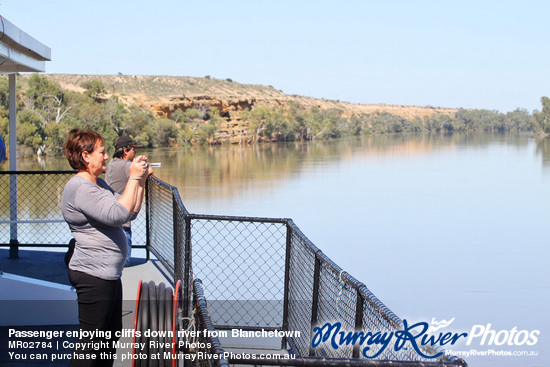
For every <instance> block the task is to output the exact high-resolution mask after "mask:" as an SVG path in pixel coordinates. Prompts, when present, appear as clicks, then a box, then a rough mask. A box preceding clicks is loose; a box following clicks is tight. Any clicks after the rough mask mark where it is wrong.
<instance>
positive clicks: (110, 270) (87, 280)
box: [61, 129, 153, 366]
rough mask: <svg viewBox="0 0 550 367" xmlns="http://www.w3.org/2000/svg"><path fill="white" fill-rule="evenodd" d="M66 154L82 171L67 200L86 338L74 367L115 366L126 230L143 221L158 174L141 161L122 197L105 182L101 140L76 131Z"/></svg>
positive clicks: (72, 265) (74, 280)
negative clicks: (150, 183)
mask: <svg viewBox="0 0 550 367" xmlns="http://www.w3.org/2000/svg"><path fill="white" fill-rule="evenodd" d="M63 152H64V154H65V156H66V157H67V159H68V161H69V164H70V165H71V167H73V168H74V169H76V170H78V173H77V174H76V175H75V176H74V177H72V178H71V179H70V180H69V181H68V182H67V184H66V185H65V189H64V191H63V197H62V199H61V211H62V213H63V217H64V218H65V221H66V222H67V223H68V224H69V228H70V229H71V232H72V234H73V237H74V239H75V240H76V245H75V249H74V254H73V256H72V257H71V260H70V262H69V280H70V282H71V284H72V285H73V286H74V287H75V289H76V292H77V296H78V318H79V320H80V330H81V337H80V338H79V343H78V344H77V349H75V352H74V354H73V359H72V361H71V366H112V364H113V359H114V357H113V356H114V354H115V353H116V348H113V342H114V341H116V340H118V337H117V336H116V332H117V331H120V330H122V283H121V281H120V277H121V276H122V269H123V266H124V261H125V259H126V253H127V245H126V235H125V233H124V231H123V230H122V228H121V225H122V224H124V223H126V222H128V221H129V220H131V219H134V218H135V217H136V216H137V213H138V212H139V209H140V207H141V203H142V201H143V192H144V186H145V181H146V179H147V176H148V175H149V174H151V173H152V172H153V171H152V169H151V168H150V167H149V166H148V164H147V158H146V157H145V156H138V157H136V158H135V159H134V160H133V162H132V165H131V166H130V179H129V180H128V184H127V185H126V189H125V190H124V193H123V194H122V195H119V194H118V193H116V192H115V191H114V190H112V189H111V188H110V187H109V186H108V185H107V184H106V183H105V181H103V180H102V179H101V178H99V176H100V175H101V174H102V173H103V172H104V171H105V169H106V165H105V162H106V161H107V159H108V156H107V154H106V153H105V144H104V139H103V138H102V137H101V135H99V134H98V133H96V132H93V131H83V130H80V129H73V130H71V131H70V132H69V135H68V137H67V140H66V141H65V143H64V144H63ZM87 332H91V333H87ZM90 335H91V336H92V337H89V336H90ZM106 346H108V347H106ZM109 357H110V358H109Z"/></svg>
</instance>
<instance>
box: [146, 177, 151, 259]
mask: <svg viewBox="0 0 550 367" xmlns="http://www.w3.org/2000/svg"><path fill="white" fill-rule="evenodd" d="M150 181H151V179H150V178H149V177H147V180H146V181H145V255H146V260H145V261H149V247H150V246H151V240H150V239H149V234H150V233H149V225H150V223H151V217H150V215H151V214H150V213H149V210H150V208H151V206H150V203H149V182H150Z"/></svg>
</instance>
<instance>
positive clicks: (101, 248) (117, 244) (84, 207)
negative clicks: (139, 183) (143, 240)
mask: <svg viewBox="0 0 550 367" xmlns="http://www.w3.org/2000/svg"><path fill="white" fill-rule="evenodd" d="M118 198H120V195H119V194H118V193H116V192H115V191H114V190H113V189H111V188H110V187H109V186H108V185H107V184H106V183H105V181H103V180H102V179H101V178H98V179H97V185H96V184H94V183H93V182H91V181H89V180H87V179H85V178H82V177H78V176H74V177H72V178H71V179H70V180H69V181H68V182H67V184H66V185H65V190H64V191H63V197H62V198H61V212H62V213H63V217H64V218H65V221H66V222H67V224H68V225H69V228H70V229H71V232H72V234H73V236H74V238H75V240H76V245H75V249H74V254H73V256H72V258H71V261H70V263H69V269H72V270H76V271H80V272H83V273H86V274H88V275H92V276H95V277H97V278H101V279H105V280H116V279H119V278H120V277H121V276H122V269H123V267H124V261H125V259H126V254H127V252H128V245H127V243H126V235H125V233H124V231H123V230H122V228H121V225H122V224H124V223H126V222H128V221H129V220H131V219H133V217H135V216H136V215H137V213H135V214H134V215H131V214H130V213H129V212H128V210H126V208H124V206H123V205H122V204H120V203H119V202H117V200H118Z"/></svg>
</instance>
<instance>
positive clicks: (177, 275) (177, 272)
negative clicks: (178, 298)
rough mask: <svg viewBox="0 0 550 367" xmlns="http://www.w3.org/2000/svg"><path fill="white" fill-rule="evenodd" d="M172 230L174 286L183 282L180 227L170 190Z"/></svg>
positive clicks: (176, 204) (176, 205)
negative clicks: (178, 282) (179, 281)
mask: <svg viewBox="0 0 550 367" xmlns="http://www.w3.org/2000/svg"><path fill="white" fill-rule="evenodd" d="M172 228H173V231H174V284H175V283H176V282H177V281H178V280H181V281H182V282H183V281H184V280H183V279H182V278H181V275H182V273H183V270H182V269H183V261H181V260H182V256H181V255H182V254H181V251H182V246H180V244H181V243H182V241H181V233H180V225H179V215H178V203H177V200H176V197H175V194H174V191H173V190H172ZM185 287H186V288H188V287H187V284H185Z"/></svg>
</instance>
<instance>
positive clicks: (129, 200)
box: [118, 155, 150, 213]
mask: <svg viewBox="0 0 550 367" xmlns="http://www.w3.org/2000/svg"><path fill="white" fill-rule="evenodd" d="M149 170H150V167H149V166H148V165H147V158H146V157H145V156H143V155H140V156H138V157H136V158H134V160H133V161H132V164H131V165H130V178H129V179H128V183H127V184H126V188H125V189H124V193H123V194H122V196H121V197H120V198H119V199H118V202H119V203H120V204H122V206H124V207H125V208H126V210H128V212H130V213H134V212H138V211H139V210H140V208H141V203H142V201H143V191H144V186H145V180H147V176H148V175H149Z"/></svg>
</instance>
